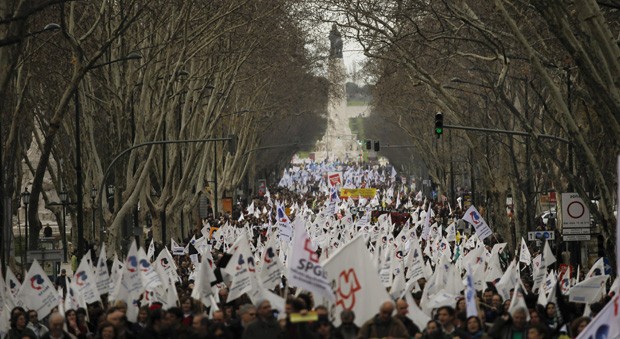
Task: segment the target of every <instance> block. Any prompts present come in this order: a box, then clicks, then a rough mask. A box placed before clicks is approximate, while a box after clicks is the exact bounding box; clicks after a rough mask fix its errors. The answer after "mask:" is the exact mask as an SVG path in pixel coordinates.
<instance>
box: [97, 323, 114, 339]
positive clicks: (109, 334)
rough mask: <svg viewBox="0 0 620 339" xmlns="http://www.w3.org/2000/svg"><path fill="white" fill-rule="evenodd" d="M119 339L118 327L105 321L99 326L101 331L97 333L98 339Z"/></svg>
mask: <svg viewBox="0 0 620 339" xmlns="http://www.w3.org/2000/svg"><path fill="white" fill-rule="evenodd" d="M116 338H118V332H117V330H116V327H114V325H112V323H109V322H107V321H104V322H102V323H101V325H99V331H98V333H97V339H116Z"/></svg>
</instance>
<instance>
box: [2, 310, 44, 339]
mask: <svg viewBox="0 0 620 339" xmlns="http://www.w3.org/2000/svg"><path fill="white" fill-rule="evenodd" d="M26 325H28V321H27V320H26V314H24V313H22V312H17V313H15V315H14V316H13V318H12V319H11V329H10V330H9V333H7V335H6V336H5V338H8V339H23V338H25V337H28V338H31V339H35V338H36V337H37V335H36V334H34V332H33V331H32V330H31V329H29V328H28V327H26Z"/></svg>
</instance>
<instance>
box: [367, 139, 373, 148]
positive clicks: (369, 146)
mask: <svg viewBox="0 0 620 339" xmlns="http://www.w3.org/2000/svg"><path fill="white" fill-rule="evenodd" d="M371 149H372V141H371V140H366V150H368V151H370V150H371Z"/></svg>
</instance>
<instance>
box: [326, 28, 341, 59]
mask: <svg viewBox="0 0 620 339" xmlns="http://www.w3.org/2000/svg"><path fill="white" fill-rule="evenodd" d="M329 43H330V44H329V45H330V46H329V57H330V58H339V59H342V34H340V32H338V27H337V26H336V24H333V25H332V30H331V31H330V32H329Z"/></svg>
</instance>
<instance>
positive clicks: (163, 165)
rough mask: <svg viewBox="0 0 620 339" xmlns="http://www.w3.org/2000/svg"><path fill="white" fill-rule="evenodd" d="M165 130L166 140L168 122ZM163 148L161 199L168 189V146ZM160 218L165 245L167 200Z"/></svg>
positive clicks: (162, 239) (164, 145)
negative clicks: (166, 188) (165, 189)
mask: <svg viewBox="0 0 620 339" xmlns="http://www.w3.org/2000/svg"><path fill="white" fill-rule="evenodd" d="M163 128H164V138H165V137H166V121H164V126H163ZM162 147H163V148H164V150H163V151H164V154H163V159H162V169H161V174H162V185H161V192H160V199H161V197H162V196H163V193H164V187H166V144H163V145H162ZM159 218H160V221H161V241H163V242H164V244H165V243H166V200H165V199H164V206H163V209H162V210H161V212H160V213H159Z"/></svg>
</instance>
